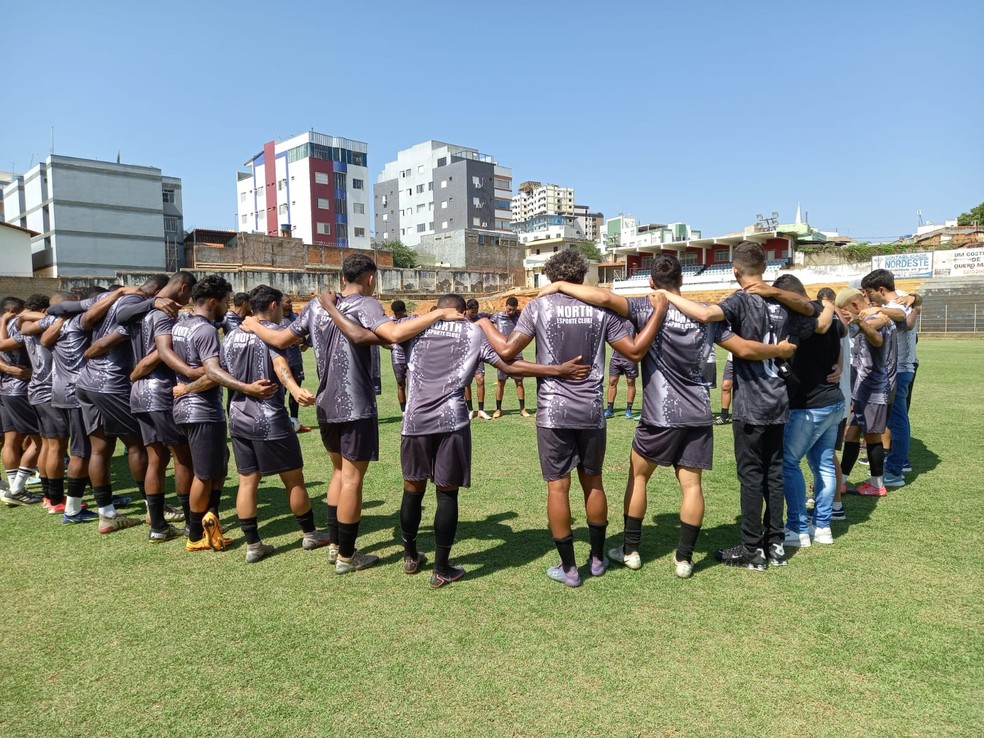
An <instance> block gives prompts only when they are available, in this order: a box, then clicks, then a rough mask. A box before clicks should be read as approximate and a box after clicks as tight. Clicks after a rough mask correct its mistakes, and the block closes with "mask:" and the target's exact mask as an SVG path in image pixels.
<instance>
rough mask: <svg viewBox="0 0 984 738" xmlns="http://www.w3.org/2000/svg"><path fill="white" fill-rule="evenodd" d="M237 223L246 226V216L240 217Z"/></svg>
mask: <svg viewBox="0 0 984 738" xmlns="http://www.w3.org/2000/svg"><path fill="white" fill-rule="evenodd" d="M239 222H240V223H242V224H243V225H246V216H245V215H243V216H241V217H240V219H239Z"/></svg>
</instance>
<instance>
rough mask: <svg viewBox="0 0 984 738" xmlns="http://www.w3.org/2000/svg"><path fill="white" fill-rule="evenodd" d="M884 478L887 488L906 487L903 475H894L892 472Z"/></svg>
mask: <svg viewBox="0 0 984 738" xmlns="http://www.w3.org/2000/svg"><path fill="white" fill-rule="evenodd" d="M882 478H883V479H884V480H885V486H886V487H892V488H898V487H904V486H905V477H904V476H902V475H901V474H892V472H888V471H887V472H885V476H884V477H882Z"/></svg>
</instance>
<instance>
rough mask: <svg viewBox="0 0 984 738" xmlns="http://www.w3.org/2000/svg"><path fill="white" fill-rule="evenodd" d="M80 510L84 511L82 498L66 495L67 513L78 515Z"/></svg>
mask: <svg viewBox="0 0 984 738" xmlns="http://www.w3.org/2000/svg"><path fill="white" fill-rule="evenodd" d="M80 512H82V500H81V499H79V498H78V497H66V498H65V514H66V515H78V514H79V513H80Z"/></svg>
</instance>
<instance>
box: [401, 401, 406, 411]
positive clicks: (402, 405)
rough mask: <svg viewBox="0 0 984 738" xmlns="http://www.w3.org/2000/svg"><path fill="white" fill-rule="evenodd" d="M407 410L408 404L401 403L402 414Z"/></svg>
mask: <svg viewBox="0 0 984 738" xmlns="http://www.w3.org/2000/svg"><path fill="white" fill-rule="evenodd" d="M406 409H407V403H405V402H401V403H400V412H401V413H402V412H406Z"/></svg>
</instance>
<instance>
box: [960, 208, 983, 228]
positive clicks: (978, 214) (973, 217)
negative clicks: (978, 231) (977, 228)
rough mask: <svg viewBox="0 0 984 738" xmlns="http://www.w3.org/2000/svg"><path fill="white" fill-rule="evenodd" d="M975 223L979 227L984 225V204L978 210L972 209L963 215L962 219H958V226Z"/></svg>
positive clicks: (961, 215)
mask: <svg viewBox="0 0 984 738" xmlns="http://www.w3.org/2000/svg"><path fill="white" fill-rule="evenodd" d="M975 222H976V223H977V224H978V225H984V202H982V203H981V204H980V205H978V206H977V207H976V208H971V209H970V212H968V213H961V214H960V217H958V218H957V225H962V226H967V225H973V224H974V223H975Z"/></svg>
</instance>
